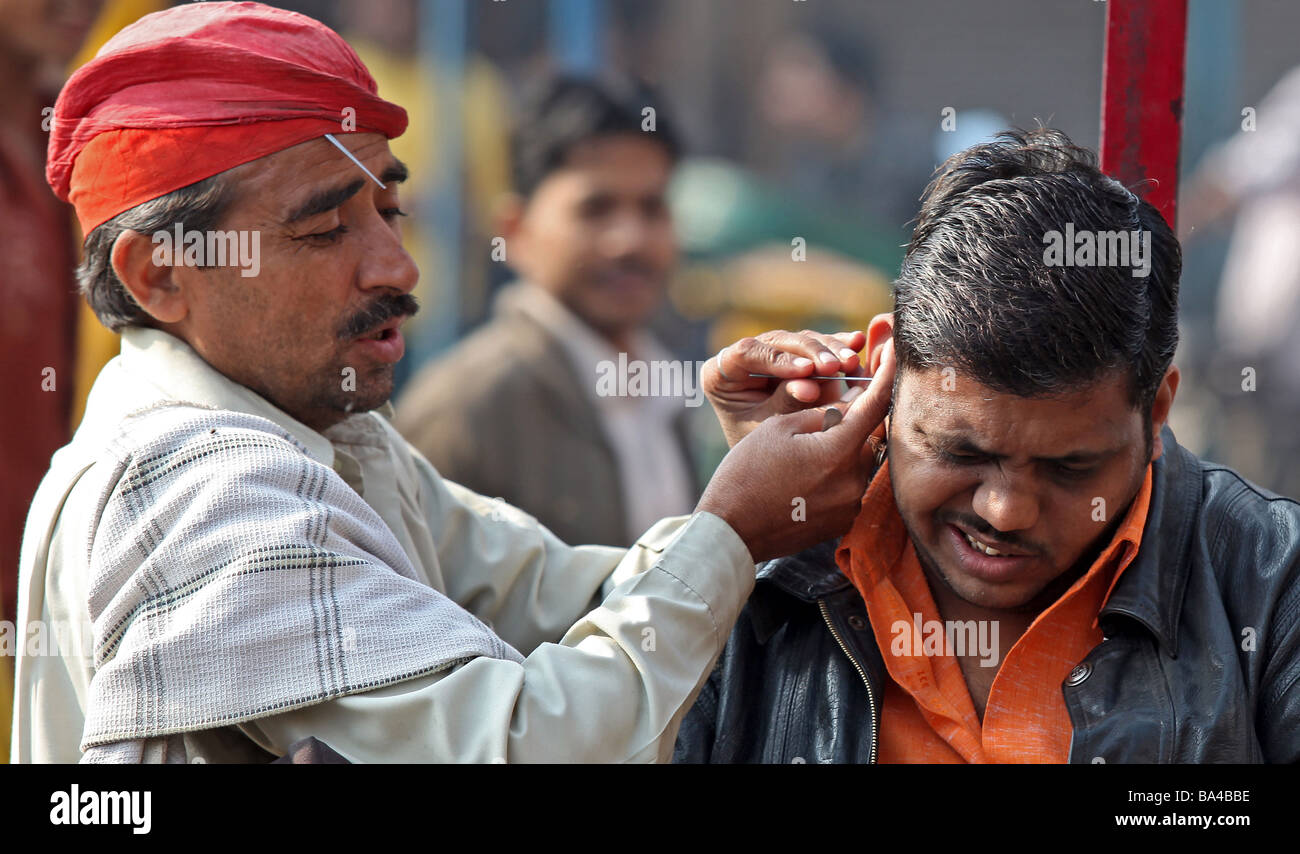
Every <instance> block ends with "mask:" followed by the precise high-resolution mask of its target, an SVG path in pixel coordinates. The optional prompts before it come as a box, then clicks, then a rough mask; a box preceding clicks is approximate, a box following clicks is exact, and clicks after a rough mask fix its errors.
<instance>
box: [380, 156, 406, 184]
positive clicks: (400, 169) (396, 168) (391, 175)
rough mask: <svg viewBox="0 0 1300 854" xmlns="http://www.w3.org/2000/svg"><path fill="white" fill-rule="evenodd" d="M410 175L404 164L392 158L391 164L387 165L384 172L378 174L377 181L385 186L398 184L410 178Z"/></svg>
mask: <svg viewBox="0 0 1300 854" xmlns="http://www.w3.org/2000/svg"><path fill="white" fill-rule="evenodd" d="M410 174H411V172H410V170H409V169H407V168H406V164H405V163H403V162H402V161H400V160H398V159H397V158H393V162H392V163H390V164H388V166H387V167H386V168H385V169H384V171H383V172H381V173H380V174H379V180H381V181H383V182H384V183H385V184H392V183H394V182H396V183H398V184H400V183H402V182H403V181H405V180H406V179H407V178H408V177H410Z"/></svg>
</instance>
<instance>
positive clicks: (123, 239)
mask: <svg viewBox="0 0 1300 854" xmlns="http://www.w3.org/2000/svg"><path fill="white" fill-rule="evenodd" d="M164 248H165V247H163V246H158V245H155V244H154V242H153V239H152V238H151V237H150V236H149V235H147V234H141V233H140V232H138V231H124V232H122V233H121V234H119V235H118V236H117V240H115V241H114V242H113V250H112V253H111V254H110V256H109V260H110V261H111V262H112V264H113V272H114V273H116V274H117V278H118V281H120V282H121V283H122V284H123V285H124V286H125V287H126V290H127V292H128V293H130V294H131V296H132V297H134V298H135V301H136V302H137V303H139V304H140V307H141V308H143V309H144V310H145V311H146V312H148V313H149V315H150V316H151V317H153V318H154V319H155V320H157V321H158V322H159V323H179V322H180V321H182V320H184V319H185V316H186V315H187V314H189V309H190V306H189V300H188V299H187V295H186V293H185V290H184V289H183V288H181V287H180V286H179V285H178V283H177V282H176V280H175V269H174V268H173V267H172V265H171V263H170V259H168V263H158V260H161V259H157V260H156V259H155V257H154V255H155V250H158V252H159V253H160V254H161V255H166V254H167V253H166V252H164V251H163V250H164Z"/></svg>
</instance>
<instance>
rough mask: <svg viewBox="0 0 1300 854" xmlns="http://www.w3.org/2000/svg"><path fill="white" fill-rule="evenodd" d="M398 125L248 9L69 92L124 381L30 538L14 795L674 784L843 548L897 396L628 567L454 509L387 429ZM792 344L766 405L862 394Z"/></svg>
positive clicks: (704, 505) (356, 65) (226, 12)
mask: <svg viewBox="0 0 1300 854" xmlns="http://www.w3.org/2000/svg"><path fill="white" fill-rule="evenodd" d="M405 126H406V113H405V111H404V110H402V109H401V108H400V107H398V106H396V105H394V104H391V103H389V102H387V101H384V100H383V99H381V98H379V97H378V94H377V92H376V87H375V84H374V81H373V79H372V78H371V77H370V75H369V74H368V73H367V72H366V70H365V67H364V66H363V65H362V64H361V63H360V61H359V60H358V59H357V57H356V54H355V53H353V51H352V50H351V48H349V47H348V45H347V44H346V43H344V42H343V41H342V39H340V38H339V37H338V36H337V35H336V34H334V33H333V32H331V31H330V30H328V29H327V28H326V27H324V26H323V25H321V24H320V23H318V22H316V21H313V20H312V19H310V18H307V17H305V16H302V15H298V14H295V13H292V12H286V11H283V10H279V9H273V8H270V7H267V6H262V5H259V4H256V3H196V4H187V5H183V6H178V7H175V8H172V9H168V10H166V11H163V12H159V13H155V14H153V15H149V16H146V17H145V18H142V19H141V20H140V21H138V22H137V23H135V24H133V25H131V26H130V27H127V28H126V29H125V30H123V31H122V32H121V33H119V34H118V35H117V36H115V37H114V38H113V39H112V40H111V41H109V42H108V44H106V45H105V46H104V48H103V49H102V50H101V51H100V53H99V55H98V56H97V57H96V58H95V59H94V60H93V61H92V62H90V63H88V64H87V65H85V66H83V67H82V68H81V69H80V70H78V72H77V73H76V74H75V75H73V77H72V79H71V80H70V81H69V82H68V84H67V86H66V87H65V88H64V90H63V91H62V93H60V95H59V99H58V103H57V104H56V106H55V113H54V124H53V131H52V133H51V137H50V157H49V169H48V172H47V176H48V178H49V180H50V183H51V185H52V186H53V187H54V189H55V191H56V193H57V194H58V195H59V197H60V198H62V199H64V200H70V201H71V202H72V203H73V204H74V206H75V208H76V213H77V216H78V218H79V219H80V221H81V224H82V230H83V232H84V233H85V234H86V235H87V239H86V246H85V261H84V263H83V265H82V268H81V270H80V271H79V275H80V279H81V284H82V289H83V292H84V293H85V295H86V297H87V299H88V301H89V302H90V305H91V307H92V308H93V309H94V310H95V312H96V314H97V316H98V317H99V319H100V320H101V321H102V322H103V323H104V324H105V325H107V326H109V327H110V328H112V329H114V330H120V331H121V332H122V353H121V355H120V356H118V357H117V358H115V359H113V360H112V361H111V362H110V363H109V364H108V365H107V366H105V368H104V370H103V371H102V372H101V373H100V375H99V376H98V378H97V379H96V381H95V384H94V388H93V389H92V391H91V394H90V398H89V400H88V403H87V407H86V414H85V418H84V419H83V421H82V423H81V426H80V427H79V428H78V430H77V433H76V435H75V437H74V438H73V440H72V442H71V443H70V444H68V445H67V446H65V447H64V448H62V449H61V450H60V451H59V452H58V453H57V454H55V456H54V458H53V460H52V462H51V467H50V470H49V472H48V473H47V474H46V476H45V478H44V479H43V480H42V482H41V486H40V488H39V490H38V491H37V494H36V496H35V498H34V500H33V503H32V508H31V511H30V512H29V514H28V518H27V527H26V532H25V536H24V540H23V549H22V558H21V565H20V575H19V581H20V590H19V599H18V602H19V619H20V623H21V625H20V630H19V633H18V636H19V638H20V645H21V647H22V648H21V650H20V655H19V657H18V660H17V678H16V694H15V716H14V724H13V733H12V747H13V752H12V758H13V759H14V760H16V761H19V762H32V761H37V762H49V761H55V762H75V761H78V760H81V761H100V762H103V761H116V762H140V761H146V762H187V761H190V762H196V761H204V762H216V761H267V760H269V759H272V758H274V757H277V756H284V755H286V754H290V755H293V756H299V755H311V754H313V753H316V754H317V755H331V754H329V753H328V752H326V751H314V750H313V749H311V748H310V747H309V748H307V749H305V750H297V749H293V750H291V748H292V747H293V746H294V745H296V744H299V743H300V742H303V741H305V740H307V739H308V738H311V737H314V738H316V739H318V740H319V741H321V742H324V744H325V745H327V746H328V747H329V748H330V749H331V750H333V751H335V752H336V753H337V754H338V755H341V756H342V757H343V758H344V759H347V760H350V761H363V760H381V761H382V760H387V761H483V762H487V761H494V760H506V761H530V760H531V761H626V760H642V761H645V760H659V759H666V758H668V757H669V756H670V755H671V751H672V744H673V739H674V737H675V735H676V729H677V725H678V723H679V722H680V720H681V716H682V714H684V713H685V710H686V708H687V707H688V706H689V704H690V702H691V700H692V699H693V698H694V696H695V695H696V693H697V692H698V691H699V689H700V686H701V685H702V684H703V682H704V680H705V678H706V677H707V676H708V673H709V671H710V669H711V667H712V664H713V662H714V661H715V660H716V657H717V655H718V653H719V652H720V651H721V649H722V645H723V642H724V641H725V639H726V636H727V633H728V632H729V631H730V628H731V625H732V623H733V622H734V620H735V617H736V615H737V614H738V612H739V610H740V607H741V605H742V604H743V602H744V599H745V596H746V595H747V594H748V592H749V590H750V589H751V588H752V586H753V561H754V560H757V559H764V558H767V557H774V556H777V555H780V554H783V553H788V552H789V551H791V550H795V549H798V548H803V547H806V546H807V545H810V544H811V543H814V542H817V541H818V540H820V539H824V538H825V537H827V536H834V535H835V534H837V533H842V532H843V531H844V530H847V527H848V524H849V523H850V522H851V521H852V518H853V513H854V512H855V509H856V505H857V502H858V497H859V496H860V495H861V490H862V489H863V488H865V485H866V480H867V475H868V471H867V469H866V467H865V466H863V465H862V461H861V457H860V447H861V445H862V443H863V441H865V439H866V437H867V436H868V435H869V434H870V433H871V431H872V430H874V429H876V426H877V424H878V423H879V420H880V419H881V418H883V416H884V413H885V409H886V406H887V403H886V401H887V398H888V394H887V391H888V389H887V386H886V385H885V382H886V377H887V376H888V374H887V373H886V374H884V375H882V377H881V382H880V383H879V384H878V385H877V384H873V386H872V389H871V391H870V392H868V394H867V395H864V396H863V397H862V398H861V399H860V400H859V401H856V402H854V403H853V404H852V405H851V406H847V407H843V408H842V409H841V408H837V409H835V410H830V409H828V410H826V411H825V412H823V411H821V410H820V409H816V410H810V411H806V412H798V413H793V414H791V415H789V416H787V417H784V418H772V419H770V420H768V422H767V423H766V424H763V425H762V426H761V427H759V428H758V429H757V431H756V432H755V434H754V437H753V438H754V441H750V442H744V443H742V446H741V447H738V448H737V449H736V451H735V452H734V453H733V454H731V455H730V456H729V457H728V459H727V460H726V461H725V462H724V464H723V465H722V466H721V467H720V468H719V470H718V472H717V473H716V475H715V476H714V478H713V480H712V481H711V482H710V485H709V487H708V488H707V489H706V491H705V494H704V496H703V497H702V498H701V499H700V502H699V504H698V505H697V507H696V512H695V513H694V514H692V515H691V516H689V517H686V516H682V517H677V518H673V519H667V520H662V521H660V522H657V523H656V524H655V525H654V526H652V527H651V529H650V530H649V531H647V532H646V533H644V534H643V535H642V536H641V537H640V538H639V539H638V541H637V544H636V545H635V546H633V547H632V548H630V549H627V550H624V549H617V548H602V547H596V546H579V547H570V546H568V545H566V544H565V543H564V542H563V541H561V540H560V539H559V538H557V537H556V536H555V535H554V534H552V533H551V532H550V531H549V530H547V529H546V528H545V527H544V526H542V525H540V524H538V523H537V521H536V520H535V519H534V518H532V517H531V516H528V515H527V514H525V513H523V512H522V511H519V510H516V509H515V508H512V507H509V506H502V505H498V504H495V503H494V502H492V501H491V500H489V499H488V498H485V497H483V496H481V495H478V494H476V493H474V492H472V491H470V490H468V489H465V488H464V487H461V486H459V485H457V484H455V483H450V482H448V481H445V480H443V479H442V478H441V477H440V476H439V475H438V473H437V472H436V471H435V470H434V469H433V467H432V466H430V464H429V463H428V461H427V460H425V459H424V458H423V457H421V456H420V455H419V453H417V452H416V451H415V450H414V449H412V448H411V447H410V446H409V445H408V444H407V443H406V442H404V441H403V440H402V439H401V437H400V436H399V435H398V434H397V432H396V431H395V430H394V429H393V427H392V425H391V424H389V423H388V420H387V419H386V417H385V415H386V414H388V412H389V410H388V407H387V405H386V404H387V400H388V397H389V395H390V394H391V392H392V387H393V365H394V364H395V363H396V362H397V361H398V360H399V359H400V358H401V356H402V352H403V341H402V336H401V333H400V332H399V331H398V326H399V324H400V323H401V321H402V320H403V319H404V317H406V316H408V315H410V314H413V313H414V312H415V310H416V308H417V305H416V303H415V300H414V299H413V298H412V297H411V295H410V292H411V290H412V288H414V286H415V283H416V280H417V277H418V271H417V270H416V268H415V265H414V262H413V261H412V260H411V256H410V255H408V254H407V253H406V252H405V251H404V250H403V248H402V244H401V232H400V228H399V225H398V222H399V219H400V217H401V215H402V211H401V208H400V202H399V199H398V185H399V183H400V182H401V181H402V179H403V178H404V177H405V175H406V169H405V167H404V166H403V165H402V164H401V163H400V162H399V161H398V160H397V159H396V158H395V157H393V155H392V152H391V151H390V150H389V145H388V140H389V139H391V138H393V137H396V136H397V135H399V134H401V133H402V131H403V129H404V128H405ZM795 339H797V340H786V341H785V343H784V344H783V345H782V346H781V347H779V348H771V347H769V348H768V349H765V350H761V351H758V350H754V349H753V348H752V347H751V348H749V349H747V350H745V351H744V352H748V353H750V354H751V355H754V356H755V359H754V361H753V362H752V363H751V364H752V365H753V367H752V368H751V370H754V371H767V372H772V373H777V374H780V375H781V376H784V377H803V376H807V375H809V374H811V373H812V371H813V361H812V359H813V358H816V357H823V358H822V359H821V367H822V369H823V370H832V371H836V370H857V369H858V368H859V364H858V357H857V354H856V352H853V351H854V350H856V349H858V348H860V347H861V346H862V344H863V343H864V341H865V339H864V338H863V336H862V335H861V334H860V333H858V334H854V335H850V336H847V337H840V338H836V337H834V336H820V337H819V336H813V335H800V336H795ZM843 348H847V349H848V355H847V356H845V357H844V358H841V357H840V356H839V355H834V354H835V353H839V350H840V349H843ZM501 358H502V359H506V360H508V359H509V358H510V355H509V354H506V353H503V354H502V355H501ZM798 359H802V360H803V362H797V360H798ZM802 384H803V386H807V385H810V384H813V383H812V381H811V380H804V381H802ZM796 385H798V384H796ZM805 391H807V389H806V388H805ZM813 391H815V389H813ZM783 394H784V393H783ZM759 397H760V398H762V397H763V396H762V395H761V393H760V395H759ZM774 397H775V396H771V397H768V398H765V399H764V400H760V401H759V403H758V404H757V405H758V406H759V407H760V408H762V407H763V406H769V405H770V406H771V407H778V408H779V407H781V406H783V404H779V403H778V402H777V401H776V400H775V399H774ZM813 398H816V395H815V394H814V395H811V396H809V397H806V398H805V399H806V400H809V401H810V402H826V401H823V400H821V398H817V399H816V400H815V401H814V400H813ZM832 411H834V412H835V413H837V415H836V416H835V417H838V415H839V414H840V413H842V417H843V422H842V423H841V424H838V425H836V426H832V427H831V428H830V429H829V430H828V431H822V429H821V427H822V425H823V423H824V419H825V418H826V417H831V416H829V415H828V413H830V412H832ZM770 484H782V485H795V486H797V487H801V488H803V489H806V490H808V494H809V496H810V498H809V505H810V506H816V512H815V514H814V519H812V520H810V521H809V522H808V523H798V522H794V521H792V520H791V519H790V511H789V504H788V501H787V500H786V499H784V498H783V497H782V495H781V493H780V491H779V490H776V489H773V488H770ZM765 485H767V486H765ZM601 597H604V598H603V601H601ZM593 599H596V601H597V602H598V603H599V604H598V605H597V607H595V608H594V610H590V611H589V609H590V608H591V606H592V602H593ZM309 744H312V745H314V744H315V743H314V742H309Z"/></svg>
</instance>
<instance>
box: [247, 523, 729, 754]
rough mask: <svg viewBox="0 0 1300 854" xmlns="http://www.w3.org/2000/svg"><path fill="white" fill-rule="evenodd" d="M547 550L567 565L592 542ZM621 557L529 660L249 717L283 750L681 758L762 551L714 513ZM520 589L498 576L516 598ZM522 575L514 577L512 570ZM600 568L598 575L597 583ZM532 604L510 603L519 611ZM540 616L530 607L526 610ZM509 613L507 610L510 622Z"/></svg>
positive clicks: (497, 662)
mask: <svg viewBox="0 0 1300 854" xmlns="http://www.w3.org/2000/svg"><path fill="white" fill-rule="evenodd" d="M571 551H574V552H576V553H577V556H576V557H575V556H574V555H572V554H566V553H564V552H563V551H562V550H561V551H557V552H556V553H554V554H548V548H547V547H546V546H543V547H542V551H541V552H540V553H536V554H534V559H536V557H537V556H538V555H541V556H544V557H549V558H550V559H551V562H550V563H549V564H547V562H546V561H545V560H543V561H542V563H543V564H544V565H547V566H550V567H555V568H559V567H561V566H562V565H563V563H564V561H565V560H566V559H567V560H577V561H579V562H580V563H582V562H583V561H584V560H585V558H583V557H582V553H581V550H571ZM620 554H622V559H621V560H620V561H618V562H617V565H616V567H615V570H614V573H613V575H612V577H611V578H610V581H611V583H612V584H613V589H612V591H611V592H610V594H609V596H608V597H606V598H605V600H604V601H603V602H602V603H601V604H600V606H599V607H597V608H595V609H594V610H592V611H590V612H589V613H587V614H586V615H585V616H582V617H581V619H579V620H577V622H576V623H575V624H574V625H572V627H570V628H569V629H568V631H567V632H565V633H564V635H563V637H562V639H561V640H560V642H559V643H541V644H540V645H538V646H537V647H536V648H535V649H533V651H532V652H531V654H529V655H528V656H527V658H526V659H525V660H524V661H523V662H522V663H518V662H513V661H508V660H502V659H489V658H476V659H474V660H472V661H469V662H467V663H465V664H462V665H460V666H458V667H456V668H455V669H453V670H450V671H445V672H443V673H439V674H434V675H430V676H425V677H422V678H418V679H412V680H408V681H406V682H402V683H398V684H395V685H390V686H387V687H384V688H380V689H376V690H373V691H368V692H365V693H360V694H353V695H349V696H346V697H340V698H337V699H334V700H330V701H328V702H324V703H320V704H318V705H315V706H311V707H307V708H304V709H299V710H295V711H292V712H287V713H284V714H279V715H274V716H271V717H267V718H261V719H258V720H256V721H252V722H250V723H245V724H243V725H242V727H241V728H242V729H243V731H244V732H245V734H247V735H248V736H249V737H250V738H252V739H253V740H254V741H255V742H257V743H258V744H259V745H260V746H262V747H263V748H265V749H266V750H269V751H270V752H272V753H275V754H281V753H283V752H284V751H285V749H286V748H287V747H288V746H289V745H290V744H292V743H293V742H295V741H297V740H299V739H301V738H305V737H307V736H315V737H316V738H318V739H320V740H321V741H323V742H325V743H326V744H328V745H329V746H330V747H331V748H333V749H334V750H336V751H338V752H339V753H340V754H342V755H343V756H345V757H346V758H348V759H349V760H351V761H354V762H394V761H400V762H649V761H661V762H662V761H668V760H669V759H670V758H671V756H672V751H673V744H674V740H675V738H676V734H677V730H678V727H679V726H680V723H681V719H682V716H683V715H684V714H685V713H686V711H687V709H688V708H689V706H690V704H691V703H692V701H693V700H694V699H695V697H696V695H697V694H698V693H699V691H700V688H701V686H702V685H703V684H704V682H705V680H706V679H707V678H708V675H709V673H710V670H711V669H712V666H713V663H714V662H715V661H716V659H717V656H718V655H719V653H720V652H721V650H722V647H723V644H724V643H725V642H726V639H727V636H728V634H729V632H730V630H731V626H732V624H733V623H734V622H735V620H736V617H737V615H738V613H739V610H740V607H741V606H742V604H743V602H744V600H745V599H746V597H747V596H748V594H749V592H750V590H751V589H752V587H753V583H754V565H753V562H752V560H751V557H750V554H749V551H748V549H747V548H746V547H745V545H744V543H743V542H742V541H741V540H740V538H739V537H738V536H737V535H736V533H735V532H734V531H733V530H732V529H731V528H730V526H728V525H727V524H726V523H725V522H723V521H722V520H721V519H719V518H718V517H716V516H713V515H711V514H708V513H697V514H695V515H694V516H691V517H681V518H676V519H670V520H665V521H663V522H660V523H659V524H657V525H655V526H654V527H653V528H651V529H650V531H648V532H647V534H646V535H645V536H644V537H642V538H641V540H640V541H638V543H637V545H635V546H633V547H632V548H631V549H629V550H628V551H627V552H626V553H620ZM505 562H506V563H509V564H511V565H513V566H515V567H516V571H515V576H514V578H515V579H516V580H515V582H514V584H500V585H498V586H493V585H491V584H487V585H486V586H485V590H489V591H492V592H491V594H490V595H497V596H499V597H501V600H504V601H506V602H509V600H510V599H511V597H512V595H514V594H513V593H512V592H511V590H512V588H513V587H514V585H517V584H519V583H520V582H519V581H518V579H519V576H520V575H524V576H528V577H529V581H527V582H524V586H525V588H527V587H529V586H530V585H531V586H532V587H533V588H534V589H533V591H531V592H530V593H529V594H528V595H524V596H520V597H518V598H519V599H520V600H521V602H529V601H532V602H535V601H537V596H536V587H537V585H539V584H541V581H540V579H539V578H538V575H539V574H540V569H541V568H540V567H526V568H525V567H522V566H521V564H524V563H527V561H526V560H525V559H523V558H521V557H518V556H516V557H515V558H512V559H511V560H509V561H505ZM506 575H508V574H503V577H505V576H506ZM594 575H595V573H594V571H593V577H594ZM521 607H523V606H521V605H511V606H504V605H503V606H502V607H501V608H500V609H499V610H501V611H509V613H510V614H512V615H513V614H518V613H519V610H520V608H521ZM525 610H526V608H525ZM503 619H504V617H503Z"/></svg>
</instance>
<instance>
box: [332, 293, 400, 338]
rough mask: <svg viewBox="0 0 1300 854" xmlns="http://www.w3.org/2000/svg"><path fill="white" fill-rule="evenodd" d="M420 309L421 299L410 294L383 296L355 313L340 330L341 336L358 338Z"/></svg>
mask: <svg viewBox="0 0 1300 854" xmlns="http://www.w3.org/2000/svg"><path fill="white" fill-rule="evenodd" d="M419 310H420V303H419V301H418V300H416V298H415V297H413V296H411V295H410V294H398V295H396V296H393V295H391V294H390V295H385V296H382V297H380V298H379V299H377V300H375V301H374V303H372V304H371V305H370V307H369V308H367V309H366V310H365V311H363V312H360V313H359V314H355V315H353V316H352V317H351V318H350V319H349V320H348V322H347V323H345V324H344V325H343V328H342V329H340V330H339V337H340V338H343V339H351V338H356V337H357V336H358V335H364V334H365V333H367V332H369V331H370V330H371V329H374V328H375V327H376V326H378V325H379V324H381V323H383V322H384V321H386V320H389V319H391V318H394V317H400V316H403V315H413V314H415V313H416V312H417V311H419Z"/></svg>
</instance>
